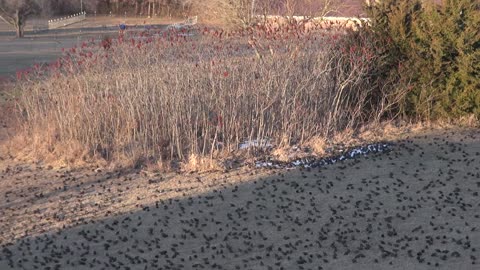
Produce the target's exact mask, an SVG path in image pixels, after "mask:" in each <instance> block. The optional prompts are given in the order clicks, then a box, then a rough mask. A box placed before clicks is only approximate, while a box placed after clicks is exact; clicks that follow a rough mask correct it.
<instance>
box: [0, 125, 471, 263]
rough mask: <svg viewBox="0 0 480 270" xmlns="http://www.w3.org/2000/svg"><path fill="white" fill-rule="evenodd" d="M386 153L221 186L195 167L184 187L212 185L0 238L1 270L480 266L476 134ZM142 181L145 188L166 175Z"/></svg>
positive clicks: (431, 139)
mask: <svg viewBox="0 0 480 270" xmlns="http://www.w3.org/2000/svg"><path fill="white" fill-rule="evenodd" d="M390 150H391V151H377V153H373V151H372V153H371V154H369V155H367V156H363V155H360V156H355V157H352V158H351V159H345V160H342V161H338V162H335V163H334V164H331V165H325V166H317V167H315V168H312V167H309V166H307V167H306V168H305V167H304V166H302V167H298V168H297V169H293V170H287V169H284V168H281V169H274V168H261V169H256V171H257V172H252V174H257V175H252V176H249V177H250V178H249V177H248V176H241V175H240V176H238V175H236V174H239V172H235V171H234V172H229V173H225V174H224V175H219V176H218V179H216V180H218V181H216V182H215V181H213V182H215V183H228V184H216V185H210V184H209V183H212V180H211V179H210V178H211V177H212V176H211V175H192V176H189V177H191V178H192V179H193V181H192V185H193V183H195V185H197V187H201V186H202V185H205V186H207V185H210V187H209V188H207V187H205V189H201V188H199V189H198V190H197V191H196V192H193V193H188V194H184V196H177V197H170V198H166V197H165V198H162V197H157V199H156V200H154V201H152V202H151V203H150V204H148V205H145V204H142V205H138V207H137V208H136V209H137V210H135V211H131V212H129V213H124V214H119V215H115V214H111V215H107V216H106V217H104V218H101V219H92V220H90V221H85V222H83V223H81V224H77V225H76V226H67V227H65V228H63V229H62V228H60V229H58V230H53V229H52V230H50V231H48V232H46V233H37V234H28V233H26V235H24V236H21V237H16V238H15V239H10V241H9V240H8V239H6V238H5V237H3V238H1V239H2V241H1V242H0V269H50V270H53V269H125V270H127V269H274V270H277V269H286V270H290V269H455V270H462V269H465V270H474V269H480V196H479V191H480V133H478V130H473V131H472V130H470V131H462V132H458V131H457V132H456V133H448V132H445V133H442V134H436V135H435V134H434V135H426V136H425V137H423V136H417V137H415V138H408V139H404V140H401V141H397V142H395V144H393V146H392V147H391V149H390ZM258 171H261V173H258ZM2 174H3V176H5V175H6V174H7V172H5V170H4V171H3V172H2ZM0 176H2V175H1V174H0ZM183 177H187V176H183ZM7 178H8V177H1V178H0V183H1V181H10V180H9V179H7ZM147 178H149V177H146V178H145V179H146V180H145V181H144V182H142V183H143V184H142V185H145V186H147V188H148V189H158V188H159V187H161V186H162V185H164V184H165V183H166V182H168V181H174V180H173V179H174V178H172V179H170V180H168V179H167V180H165V179H161V176H154V177H150V178H149V179H147ZM228 178H231V179H240V178H241V179H243V180H242V181H237V182H236V181H228ZM247 178H249V180H248V181H247V180H245V179H247ZM175 179H177V178H175ZM139 181H140V180H139ZM142 181H143V180H142ZM200 190H205V191H204V192H198V191H200ZM58 192H59V193H61V192H62V190H59V191H58ZM92 192H94V191H92ZM2 195H3V196H6V195H5V192H3V193H2ZM3 201H5V200H4V199H3ZM99 203H101V202H99ZM5 207H6V206H5V205H0V213H6V211H5V209H4V208H5ZM2 208H3V209H2ZM70 211H72V213H73V215H75V211H76V208H72V209H70ZM1 222H3V223H5V222H6V221H5V220H4V219H3V220H1ZM38 222H41V220H39V221H38Z"/></svg>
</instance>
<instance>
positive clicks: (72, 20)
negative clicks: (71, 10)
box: [48, 12, 87, 29]
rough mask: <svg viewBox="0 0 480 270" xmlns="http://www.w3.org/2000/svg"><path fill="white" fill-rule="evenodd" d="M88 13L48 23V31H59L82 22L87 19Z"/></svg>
mask: <svg viewBox="0 0 480 270" xmlns="http://www.w3.org/2000/svg"><path fill="white" fill-rule="evenodd" d="M86 15H87V13H86V12H81V13H77V14H74V15H70V16H68V17H63V18H58V19H54V20H49V21H48V29H57V28H60V27H64V26H67V25H70V24H74V23H77V22H81V21H83V20H85V19H86Z"/></svg>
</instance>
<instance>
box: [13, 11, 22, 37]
mask: <svg viewBox="0 0 480 270" xmlns="http://www.w3.org/2000/svg"><path fill="white" fill-rule="evenodd" d="M14 26H15V30H16V33H17V38H22V37H23V27H24V25H23V20H22V17H21V16H20V10H18V9H17V10H16V11H15V24H14Z"/></svg>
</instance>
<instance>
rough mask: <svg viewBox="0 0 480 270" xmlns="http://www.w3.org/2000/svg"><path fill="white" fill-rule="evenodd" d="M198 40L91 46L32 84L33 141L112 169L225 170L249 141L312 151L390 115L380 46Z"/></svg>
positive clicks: (211, 33)
mask: <svg viewBox="0 0 480 270" xmlns="http://www.w3.org/2000/svg"><path fill="white" fill-rule="evenodd" d="M196 31H197V32H198V33H199V35H197V36H188V35H187V34H188V33H184V32H182V31H180V32H175V31H171V32H168V33H162V32H157V33H151V34H150V35H145V34H141V35H136V36H131V37H123V38H118V39H112V40H110V41H109V42H110V43H109V44H110V46H108V47H105V46H103V44H101V43H100V44H98V43H96V42H95V41H90V42H88V43H84V44H83V45H82V46H81V47H79V48H72V49H69V50H66V52H65V55H64V57H63V58H62V59H61V60H59V61H57V62H55V63H52V64H50V65H49V66H45V67H37V68H36V69H35V68H34V69H33V70H31V71H30V73H29V74H20V78H22V80H20V81H19V83H18V87H20V88H21V89H22V92H23V96H22V98H21V100H20V102H19V107H20V109H21V111H22V118H23V120H24V125H25V132H26V134H29V135H31V136H33V135H35V137H36V138H45V139H44V140H43V141H42V143H43V144H39V146H42V147H44V148H47V149H49V147H50V148H55V146H56V145H59V144H62V143H68V142H79V143H81V144H82V145H83V146H84V147H85V149H87V150H88V153H89V155H90V156H97V157H101V158H103V159H105V160H110V161H114V160H125V159H127V160H128V159H132V160H134V161H135V162H133V163H135V164H136V163H137V161H138V162H142V161H149V162H158V163H161V164H165V163H166V162H169V161H172V160H177V161H182V162H186V163H189V164H191V165H192V167H193V168H195V167H197V166H200V167H202V166H207V167H213V166H211V164H210V163H208V162H206V160H213V159H216V158H218V157H220V156H223V157H225V156H228V155H229V154H231V153H234V152H235V151H236V150H238V148H239V144H240V143H242V142H243V141H257V142H261V141H268V143H271V144H272V145H273V146H275V147H284V146H290V145H294V144H299V145H301V144H305V143H307V142H309V141H311V140H312V139H313V138H315V137H317V136H322V137H329V136H333V135H334V134H335V133H336V132H337V131H339V130H343V129H346V128H356V127H357V126H358V125H359V124H362V123H365V122H368V121H371V119H376V117H377V115H379V114H382V112H380V111H379V110H380V109H379V107H378V106H377V105H378V103H379V101H381V100H383V99H382V97H377V96H376V95H377V94H379V93H380V92H378V91H376V90H375V89H374V88H372V85H373V87H376V84H375V82H374V81H373V80H374V76H373V75H372V74H371V72H372V70H374V69H372V66H373V65H374V64H375V63H376V61H377V60H378V59H377V58H376V54H375V50H376V48H375V47H374V46H375V44H373V43H372V44H370V43H368V42H366V41H361V42H359V43H358V44H357V45H358V47H357V48H355V47H353V45H352V46H350V47H346V49H345V48H343V49H342V47H339V45H340V44H346V42H347V41H345V40H344V39H345V38H347V36H344V35H342V34H339V33H337V32H327V31H324V30H319V29H317V30H316V29H310V30H305V29H304V28H300V27H297V26H296V25H291V26H288V27H284V28H276V29H267V28H265V27H263V26H258V27H255V28H247V29H245V30H242V31H230V32H226V31H223V30H209V29H197V30H196ZM362 42H363V43H362ZM361 46H363V47H361ZM380 94H382V93H380ZM46 138H53V139H52V140H51V141H50V142H48V140H46ZM47 142H48V143H47ZM45 143H47V144H48V145H45ZM255 149H256V150H255ZM258 150H259V148H251V149H249V150H248V151H249V152H250V153H251V154H252V153H253V154H254V153H256V151H258ZM209 164H210V165H209Z"/></svg>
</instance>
